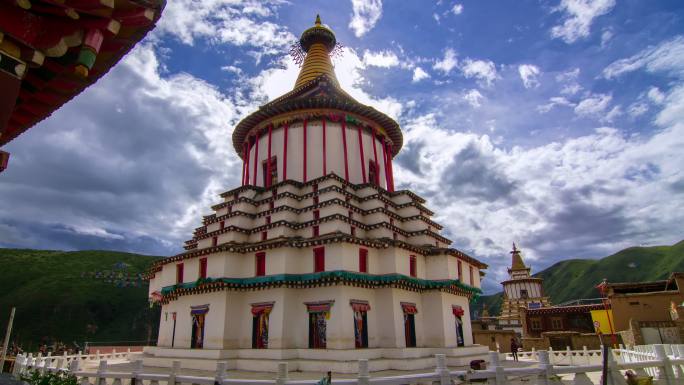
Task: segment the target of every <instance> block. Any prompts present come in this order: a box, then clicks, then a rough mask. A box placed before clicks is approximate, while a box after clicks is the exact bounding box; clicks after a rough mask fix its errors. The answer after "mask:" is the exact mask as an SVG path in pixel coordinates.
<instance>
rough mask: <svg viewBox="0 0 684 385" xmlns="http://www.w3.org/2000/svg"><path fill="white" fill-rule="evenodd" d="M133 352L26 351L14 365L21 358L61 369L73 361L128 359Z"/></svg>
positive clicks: (17, 362)
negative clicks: (43, 353) (58, 352)
mask: <svg viewBox="0 0 684 385" xmlns="http://www.w3.org/2000/svg"><path fill="white" fill-rule="evenodd" d="M135 354H139V353H135V352H131V349H126V350H125V351H122V352H117V351H116V349H113V350H112V352H111V353H104V354H100V351H99V350H98V351H96V352H95V354H82V352H80V351H79V352H78V354H71V355H67V354H66V352H65V353H64V354H63V355H56V356H53V355H52V353H48V354H47V355H45V356H43V355H42V354H40V353H38V354H37V355H36V356H34V355H33V353H28V354H27V355H22V354H20V355H19V356H17V359H16V363H15V366H16V365H18V364H19V361H20V359H22V360H23V361H24V362H32V363H33V365H34V366H36V365H41V366H46V367H49V368H56V369H55V370H61V369H66V368H68V367H69V365H70V364H71V362H73V361H101V360H130V359H131V357H133V355H135Z"/></svg>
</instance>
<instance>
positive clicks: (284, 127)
mask: <svg viewBox="0 0 684 385" xmlns="http://www.w3.org/2000/svg"><path fill="white" fill-rule="evenodd" d="M288 128H289V126H288V124H287V123H285V125H284V126H283V130H285V132H284V136H285V138H284V139H283V180H286V179H287V129H288Z"/></svg>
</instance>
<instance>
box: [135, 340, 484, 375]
mask: <svg viewBox="0 0 684 385" xmlns="http://www.w3.org/2000/svg"><path fill="white" fill-rule="evenodd" d="M487 352H488V348H487V347H486V346H482V345H472V346H467V347H460V348H429V347H428V348H368V349H229V350H220V349H171V348H163V347H146V348H145V354H144V356H143V365H145V366H154V367H171V366H172V363H173V361H180V362H181V367H182V368H187V369H199V370H207V371H214V370H216V364H217V363H218V362H226V363H227V367H228V370H244V371H254V372H273V373H275V372H277V371H278V363H279V362H287V363H288V370H289V371H301V372H326V371H328V370H331V371H333V372H335V373H358V360H359V359H367V360H368V369H369V371H371V372H378V371H383V370H421V369H434V368H435V365H436V361H435V354H446V359H447V365H448V366H449V367H450V368H458V367H465V366H468V365H469V364H470V361H471V360H475V359H485V360H486V359H487Z"/></svg>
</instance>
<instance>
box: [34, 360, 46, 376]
mask: <svg viewBox="0 0 684 385" xmlns="http://www.w3.org/2000/svg"><path fill="white" fill-rule="evenodd" d="M36 367H38V372H40V374H45V369H46V368H47V361H45V358H43V357H40V362H36Z"/></svg>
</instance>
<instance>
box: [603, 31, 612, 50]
mask: <svg viewBox="0 0 684 385" xmlns="http://www.w3.org/2000/svg"><path fill="white" fill-rule="evenodd" d="M613 35H614V33H613V30H612V29H610V28H608V29H606V30H604V31H603V33H602V34H601V47H605V46H606V45H608V42H610V40H611V39H612V38H613Z"/></svg>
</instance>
